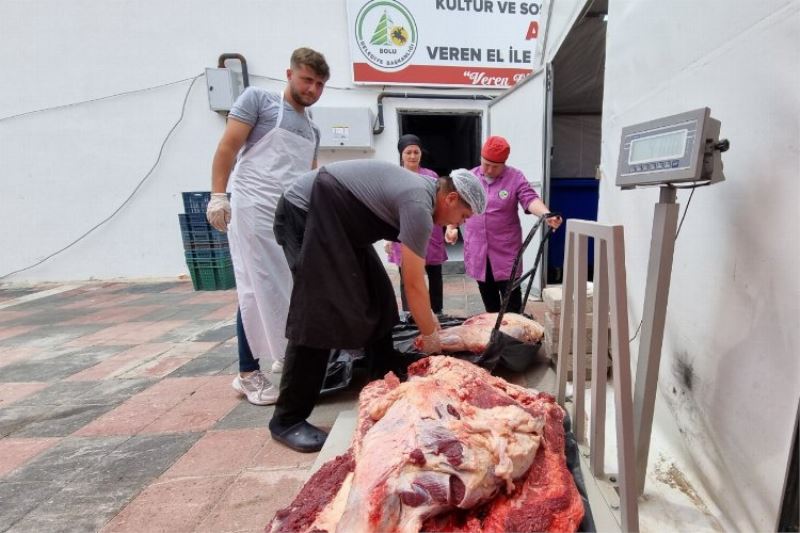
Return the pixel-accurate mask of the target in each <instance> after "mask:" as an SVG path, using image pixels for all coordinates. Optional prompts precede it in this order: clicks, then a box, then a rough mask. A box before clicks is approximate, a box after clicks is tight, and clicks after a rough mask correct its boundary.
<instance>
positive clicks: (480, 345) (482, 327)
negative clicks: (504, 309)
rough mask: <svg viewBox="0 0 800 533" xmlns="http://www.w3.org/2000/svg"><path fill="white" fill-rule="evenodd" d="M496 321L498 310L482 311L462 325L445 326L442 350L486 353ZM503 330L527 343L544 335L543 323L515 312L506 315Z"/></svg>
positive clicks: (441, 338)
mask: <svg viewBox="0 0 800 533" xmlns="http://www.w3.org/2000/svg"><path fill="white" fill-rule="evenodd" d="M495 322H497V313H483V314H480V315H475V316H473V317H470V318H468V319H466V320H465V321H464V323H463V324H461V325H460V326H454V327H452V328H445V329H443V330H442V331H441V332H439V339H440V341H441V343H442V351H443V352H445V353H457V352H471V353H476V354H481V353H483V352H484V350H486V345H487V344H489V338H490V337H491V335H492V329H494V325H495ZM500 331H502V332H503V333H505V334H506V335H509V336H511V337H514V338H515V339H517V340H519V341H521V342H524V343H527V344H535V343H537V342H540V341H541V340H542V338H543V337H544V328H543V327H542V325H541V324H539V323H538V322H536V321H534V320H531V319H529V318H525V317H524V316H522V315H518V314H516V313H506V314H504V315H503V321H502V323H501V325H500Z"/></svg>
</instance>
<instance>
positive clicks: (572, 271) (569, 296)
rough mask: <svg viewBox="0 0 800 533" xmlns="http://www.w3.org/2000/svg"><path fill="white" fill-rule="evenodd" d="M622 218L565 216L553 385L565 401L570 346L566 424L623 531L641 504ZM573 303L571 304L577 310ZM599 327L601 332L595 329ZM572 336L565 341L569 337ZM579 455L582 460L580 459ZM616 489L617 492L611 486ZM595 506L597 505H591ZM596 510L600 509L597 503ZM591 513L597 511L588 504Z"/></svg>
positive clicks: (633, 526)
mask: <svg viewBox="0 0 800 533" xmlns="http://www.w3.org/2000/svg"><path fill="white" fill-rule="evenodd" d="M590 237H591V238H593V239H594V243H595V247H594V249H595V276H594V306H593V328H594V329H593V332H592V370H593V374H592V376H593V379H592V420H591V425H590V431H591V439H590V443H591V446H590V447H589V446H587V441H586V436H585V429H584V417H585V405H584V403H585V400H584V394H585V384H586V370H585V368H584V354H585V353H586V345H585V343H586V313H585V312H583V311H584V310H585V309H586V282H587V277H588V276H587V271H588V255H589V253H588V249H589V238H590ZM624 237H625V236H624V232H623V227H622V226H619V225H617V226H610V225H605V224H600V223H598V222H593V221H589V220H578V219H570V220H568V221H567V235H566V243H565V245H566V247H565V248H566V249H565V258H564V263H565V265H566V267H565V270H566V271H565V273H564V285H563V299H562V302H561V332H560V336H559V349H558V365H557V368H556V384H557V385H556V386H557V400H558V403H559V404H560V405H562V406H564V407H565V408H566V405H565V400H566V385H567V356H568V354H569V349H570V346H571V348H572V354H573V355H572V357H573V360H572V369H573V372H572V376H573V390H574V392H573V409H572V428H573V432H574V434H575V438H576V440H577V441H578V445H579V447H580V448H581V451H582V453H584V455H585V454H586V453H588V456H589V469H588V470H589V472H590V473H591V475H592V478H593V480H594V481H595V483H596V487H597V488H598V489H599V494H600V495H601V496H602V497H603V499H604V500H605V502H604V503H605V505H606V506H607V507H608V508H610V509H612V510H613V511H614V512H613V516H614V520H615V521H616V522H617V524H618V526H619V527H620V528H621V530H622V531H629V532H638V531H639V507H638V502H637V496H638V492H637V491H636V487H637V484H636V482H637V478H636V463H635V458H636V450H635V448H634V442H635V441H634V419H633V402H632V396H631V389H632V387H631V366H630V349H629V346H628V303H627V284H626V277H625V238H624ZM576 310H577V312H576ZM609 312H610V316H611V353H612V356H611V359H612V365H613V375H614V400H615V407H616V409H615V412H616V430H617V459H618V463H619V473H618V474H617V476H616V477H615V476H613V475H606V473H605V469H604V460H603V454H604V452H605V417H606V403H605V397H606V388H607V382H606V365H607V358H608V351H607V342H608V341H607V339H608V336H607V334H606V332H607V331H608V318H609ZM601 333H602V334H601ZM570 337H571V341H572V342H571V343H568V340H569V339H570ZM582 462H583V461H582ZM617 491H618V492H619V496H618V497H617V496H616V492H617ZM595 507H596V506H595ZM597 511H600V509H597ZM592 512H593V514H598V513H597V512H596V511H595V508H594V507H593V511H592Z"/></svg>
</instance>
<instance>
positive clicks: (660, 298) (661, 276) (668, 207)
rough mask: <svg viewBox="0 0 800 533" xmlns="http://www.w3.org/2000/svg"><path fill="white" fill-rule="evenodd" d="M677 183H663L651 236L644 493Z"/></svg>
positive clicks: (643, 359) (640, 479)
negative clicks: (671, 185)
mask: <svg viewBox="0 0 800 533" xmlns="http://www.w3.org/2000/svg"><path fill="white" fill-rule="evenodd" d="M676 193H677V191H676V190H675V188H674V187H670V186H666V187H661V192H660V196H659V201H658V203H657V204H656V206H655V213H654V215H653V232H652V234H651V237H650V258H649V260H648V263H647V285H646V286H645V294H644V306H643V307H642V336H641V337H640V338H639V355H638V358H637V361H636V387H635V388H634V396H633V411H634V429H633V431H634V435H635V437H636V441H635V442H636V473H637V479H636V486H637V490H638V494H644V484H645V477H646V474H647V456H648V455H649V453H650V435H651V433H652V430H653V411H654V409H655V403H656V390H657V388H658V369H659V365H660V364H661V346H662V344H663V341H664V323H665V322H666V318H667V300H668V299H669V285H670V281H671V280H672V258H673V255H674V252H675V233H676V230H677V227H678V204H676V203H675V200H676Z"/></svg>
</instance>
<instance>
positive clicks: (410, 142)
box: [385, 133, 447, 314]
mask: <svg viewBox="0 0 800 533" xmlns="http://www.w3.org/2000/svg"><path fill="white" fill-rule="evenodd" d="M397 151H398V152H400V166H401V167H403V168H405V169H406V170H410V171H411V172H416V173H417V174H419V175H420V176H425V177H427V178H430V179H431V180H433V181H436V180H437V179H438V178H439V175H438V174H436V172H434V171H433V170H430V169H428V168H424V167H422V166H420V161H421V159H422V141H420V138H419V137H417V136H416V135H412V134H410V133H409V134H406V135H401V136H400V139H399V140H398V141H397ZM385 249H386V254H387V255H388V256H389V262H390V263H394V264H395V265H397V266H398V268H402V264H401V263H402V261H401V257H402V254H401V249H402V248H401V245H400V243H399V242H392V243H389V242H387V243H386V247H385ZM445 261H447V251H446V250H445V245H444V228H442V227H440V226H434V227H433V231H432V232H431V240H430V242H429V243H428V253H427V255H426V256H425V272H426V273H427V275H428V294H429V295H430V298H431V309H432V310H433V312H434V313H436V314H441V313H442V306H443V292H444V291H443V287H442V263H444V262H445ZM400 280H401V281H400V300H401V302H402V304H403V311H408V300H407V299H406V291H405V287H404V286H403V282H402V277H401V278H400Z"/></svg>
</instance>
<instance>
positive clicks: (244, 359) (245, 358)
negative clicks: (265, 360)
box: [236, 309, 261, 372]
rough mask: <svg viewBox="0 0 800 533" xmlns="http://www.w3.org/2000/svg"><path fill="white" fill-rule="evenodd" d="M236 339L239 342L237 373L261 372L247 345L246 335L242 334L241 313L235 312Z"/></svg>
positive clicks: (239, 311)
mask: <svg viewBox="0 0 800 533" xmlns="http://www.w3.org/2000/svg"><path fill="white" fill-rule="evenodd" d="M236 337H237V340H238V341H239V372H254V371H256V370H261V366H260V365H259V364H258V359H255V358H254V357H253V352H251V351H250V345H249V344H248V343H247V335H245V334H244V324H242V311H241V309H237V310H236Z"/></svg>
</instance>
